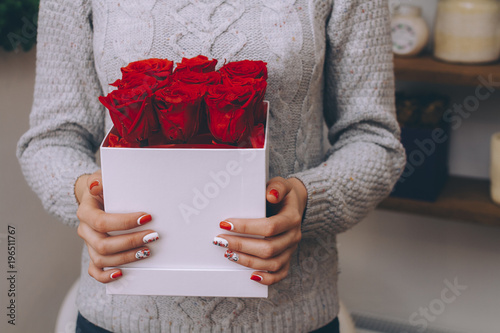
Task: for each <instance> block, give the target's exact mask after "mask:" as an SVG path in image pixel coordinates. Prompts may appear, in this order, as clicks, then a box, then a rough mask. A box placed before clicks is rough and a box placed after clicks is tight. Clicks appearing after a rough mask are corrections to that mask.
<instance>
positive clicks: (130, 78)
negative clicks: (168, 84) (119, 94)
mask: <svg viewBox="0 0 500 333" xmlns="http://www.w3.org/2000/svg"><path fill="white" fill-rule="evenodd" d="M142 85H145V86H147V87H149V88H150V89H152V90H154V89H155V88H156V86H157V85H158V81H156V79H155V78H154V77H151V76H148V75H145V74H142V73H133V72H130V73H125V74H123V77H122V79H118V80H116V81H115V82H113V83H111V84H110V86H113V87H117V88H118V89H130V88H137V87H139V86H142Z"/></svg>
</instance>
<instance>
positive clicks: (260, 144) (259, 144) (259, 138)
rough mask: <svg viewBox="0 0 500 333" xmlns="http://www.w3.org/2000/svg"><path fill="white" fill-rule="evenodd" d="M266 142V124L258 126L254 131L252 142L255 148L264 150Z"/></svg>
mask: <svg viewBox="0 0 500 333" xmlns="http://www.w3.org/2000/svg"><path fill="white" fill-rule="evenodd" d="M265 140H266V132H265V129H264V124H258V125H256V126H254V128H253V129H252V134H251V136H250V141H251V142H252V147H253V148H264V141H265Z"/></svg>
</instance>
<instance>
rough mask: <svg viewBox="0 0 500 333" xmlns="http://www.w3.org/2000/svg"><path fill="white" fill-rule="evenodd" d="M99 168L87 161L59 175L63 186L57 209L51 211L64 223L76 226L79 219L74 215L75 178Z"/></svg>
mask: <svg viewBox="0 0 500 333" xmlns="http://www.w3.org/2000/svg"><path fill="white" fill-rule="evenodd" d="M97 170H99V167H98V166H97V165H95V164H94V163H89V164H87V165H80V166H79V167H78V168H77V169H74V170H72V172H68V173H65V174H62V175H61V179H60V180H61V182H60V184H63V185H62V186H63V188H61V190H60V192H59V193H60V198H59V200H58V201H59V204H58V205H57V206H58V211H54V212H53V213H54V214H55V215H56V216H57V217H58V218H60V219H61V220H62V222H63V223H64V224H67V225H69V226H71V227H77V226H78V223H79V220H78V218H77V217H76V211H77V210H78V206H79V204H78V202H77V200H76V196H75V183H76V181H77V179H78V178H79V177H80V176H82V175H85V174H92V173H94V172H96V171H97Z"/></svg>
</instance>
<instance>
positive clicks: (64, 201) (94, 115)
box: [17, 0, 104, 226]
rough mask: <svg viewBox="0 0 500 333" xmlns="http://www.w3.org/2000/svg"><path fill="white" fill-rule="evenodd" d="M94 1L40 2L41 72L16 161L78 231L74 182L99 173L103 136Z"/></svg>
mask: <svg viewBox="0 0 500 333" xmlns="http://www.w3.org/2000/svg"><path fill="white" fill-rule="evenodd" d="M93 59H94V58H93V52H92V25H91V11H90V1H87V0H80V1H65V0H42V1H41V2H40V12H39V26H38V41H37V73H36V82H35V95H34V102H33V108H32V111H31V115H30V129H29V130H28V132H26V133H25V134H24V135H23V136H22V137H21V139H20V141H19V143H18V148H17V156H18V159H19V161H20V164H21V167H22V170H23V173H24V176H25V177H26V180H27V182H28V183H29V185H30V186H31V187H32V189H33V190H34V191H35V192H36V193H37V195H38V196H39V197H40V199H41V200H42V203H43V206H44V207H45V209H46V210H48V211H49V212H50V213H52V214H53V215H55V216H57V217H58V218H59V219H61V220H62V221H63V222H64V223H66V224H69V225H73V226H76V225H77V223H78V220H77V218H76V210H77V202H76V199H75V196H74V184H75V181H76V179H77V178H78V177H79V176H80V175H82V174H85V173H92V172H94V171H95V170H97V169H98V166H97V165H96V163H95V152H96V150H97V149H98V147H99V142H100V141H101V140H102V136H103V131H104V129H103V126H104V124H103V119H104V113H103V111H104V110H103V108H102V107H101V106H100V105H99V104H98V99H97V98H98V96H99V95H100V94H101V89H100V86H99V83H98V79H97V75H96V72H95V68H94V60H93Z"/></svg>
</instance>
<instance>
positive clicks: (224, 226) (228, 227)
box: [219, 221, 234, 231]
mask: <svg viewBox="0 0 500 333" xmlns="http://www.w3.org/2000/svg"><path fill="white" fill-rule="evenodd" d="M219 227H220V228H221V229H224V230H229V231H231V230H233V229H234V226H233V224H232V223H231V222H227V221H222V222H221V223H219Z"/></svg>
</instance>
